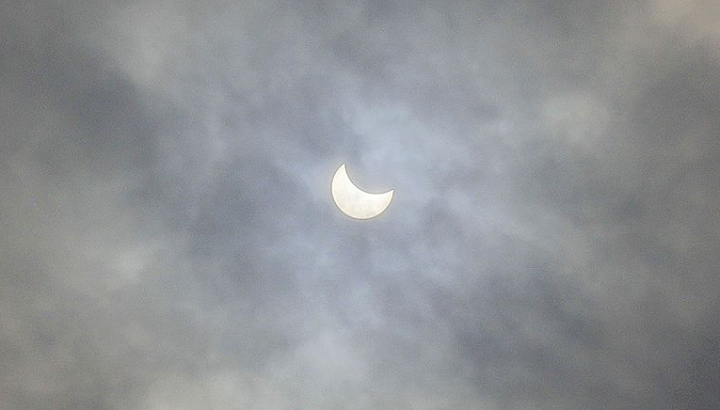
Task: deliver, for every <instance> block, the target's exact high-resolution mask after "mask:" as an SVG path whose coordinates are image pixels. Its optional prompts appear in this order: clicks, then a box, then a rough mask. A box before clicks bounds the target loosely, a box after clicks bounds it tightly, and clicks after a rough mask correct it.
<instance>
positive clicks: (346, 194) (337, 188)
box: [332, 164, 393, 219]
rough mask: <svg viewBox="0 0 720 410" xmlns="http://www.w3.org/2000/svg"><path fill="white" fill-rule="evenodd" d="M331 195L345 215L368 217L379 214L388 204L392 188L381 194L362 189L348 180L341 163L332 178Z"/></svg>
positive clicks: (343, 165) (391, 195) (359, 217)
mask: <svg viewBox="0 0 720 410" xmlns="http://www.w3.org/2000/svg"><path fill="white" fill-rule="evenodd" d="M332 197H333V201H335V205H337V207H338V208H340V210H341V211H342V212H343V213H344V214H345V215H347V216H349V217H351V218H355V219H370V218H374V217H376V216H378V215H380V214H381V213H382V212H383V211H384V210H385V209H386V208H387V207H388V205H390V201H392V198H393V190H392V189H391V190H390V191H387V192H385V193H382V194H371V193H368V192H365V191H363V190H362V189H360V188H358V187H357V186H356V185H355V184H354V183H353V182H352V181H351V180H350V177H349V176H348V174H347V171H346V170H345V164H342V165H340V168H338V170H337V171H335V175H334V176H333V179H332Z"/></svg>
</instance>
